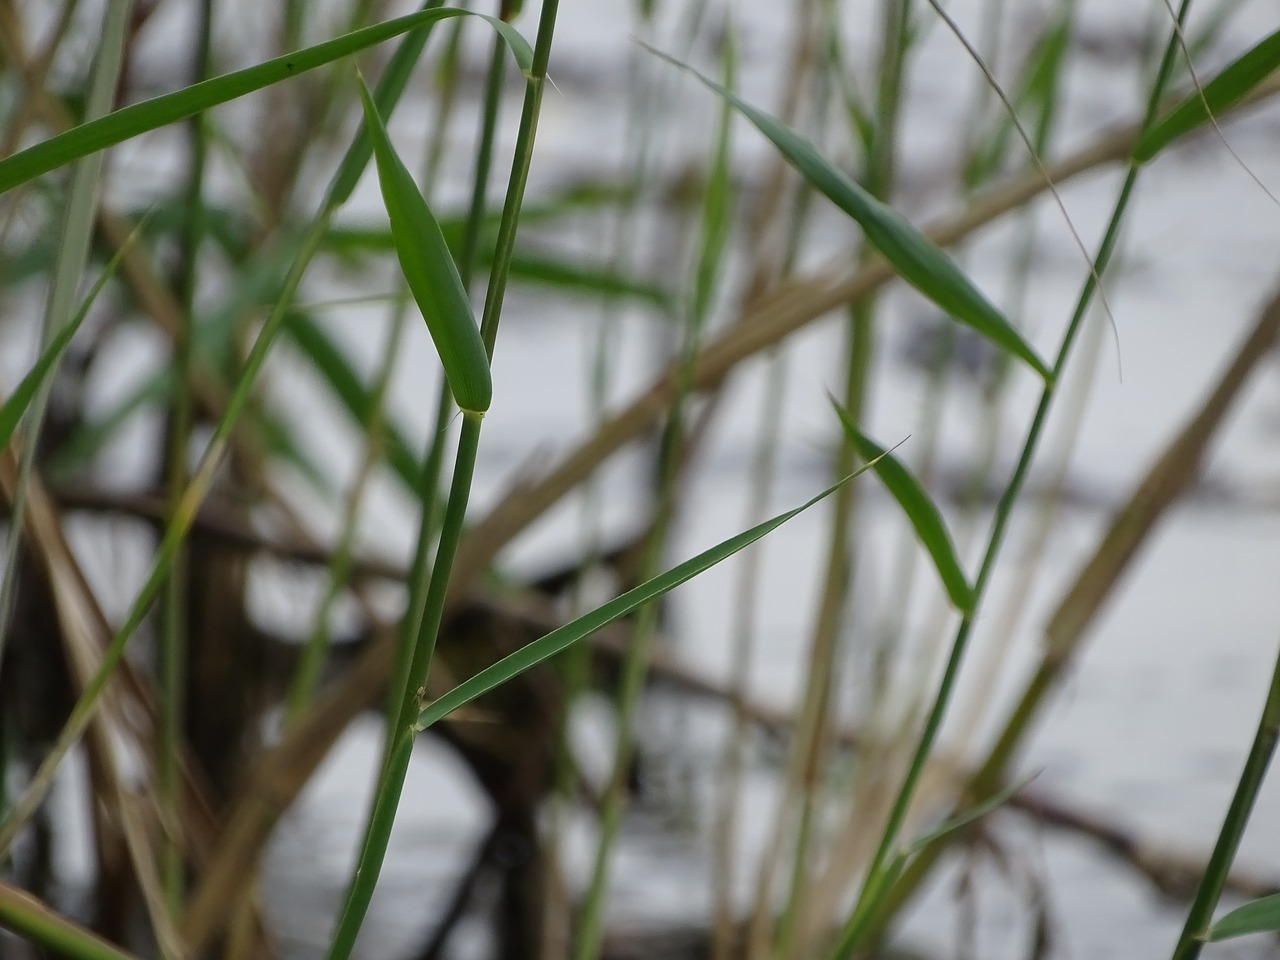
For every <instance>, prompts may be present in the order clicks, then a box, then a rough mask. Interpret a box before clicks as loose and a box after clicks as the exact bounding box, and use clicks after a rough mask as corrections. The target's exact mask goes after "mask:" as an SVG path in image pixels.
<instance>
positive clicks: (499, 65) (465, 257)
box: [384, 37, 506, 761]
mask: <svg viewBox="0 0 1280 960" xmlns="http://www.w3.org/2000/svg"><path fill="white" fill-rule="evenodd" d="M447 55H448V54H447V53H446V56H447ZM505 63H506V60H505V52H504V50H503V47H502V41H501V39H500V38H498V37H495V38H494V46H493V53H492V56H491V59H490V61H489V75H488V80H487V81H486V84H485V98H484V118H483V121H482V122H481V125H480V140H479V143H478V144H477V147H476V161H475V171H476V174H475V178H474V179H473V181H472V189H471V204H470V206H469V208H468V210H467V224H466V229H465V232H464V233H463V240H462V249H461V250H460V251H459V252H458V259H457V264H458V276H459V277H461V278H462V283H463V285H464V286H465V287H468V288H470V286H471V282H472V280H473V278H474V276H475V267H476V254H477V251H478V250H479V243H480V235H481V232H482V230H483V228H484V214H485V207H486V203H487V201H486V197H487V195H488V183H489V172H490V170H491V169H492V167H493V146H494V141H495V138H496V136H497V127H498V113H499V107H500V105H501V101H502V82H503V77H504V76H505ZM446 139H447V138H446V137H445V136H444V133H443V131H442V132H441V133H440V136H439V138H438V142H441V143H442V142H443V141H445V140H446ZM437 162H438V156H437V155H433V156H429V158H428V161H427V163H428V179H427V182H428V183H430V182H431V181H432V179H433V178H434V176H433V175H434V169H435V167H436V165H437ZM453 410H454V406H453V394H452V393H451V392H450V391H449V384H448V382H447V381H446V380H444V379H443V378H441V381H440V389H439V391H438V393H437V395H436V415H435V420H434V424H433V426H432V428H431V433H430V434H429V435H428V437H427V450H426V456H425V457H424V458H423V471H422V513H421V515H420V517H419V523H418V543H417V546H416V548H415V549H414V554H413V566H412V568H411V570H410V574H409V602H408V604H407V605H406V607H405V614H404V617H403V618H402V620H401V622H400V637H399V641H400V642H399V646H398V648H397V653H396V666H395V669H394V670H393V672H392V674H391V683H390V684H389V686H388V690H387V716H388V717H389V718H390V717H394V716H396V711H397V710H398V709H399V705H400V704H401V703H403V702H404V698H405V697H406V696H407V695H408V694H407V691H408V690H409V689H410V686H411V684H410V680H409V668H410V664H411V663H412V659H413V647H414V643H415V642H416V640H417V637H418V634H419V632H420V631H421V629H422V618H423V615H424V611H425V609H426V600H427V595H426V584H427V567H428V564H429V563H430V559H431V544H433V543H434V542H435V539H436V527H437V525H438V523H439V512H438V511H437V505H438V501H439V497H440V474H441V472H442V471H443V469H444V452H445V439H446V437H447V436H448V428H449V419H450V417H452V415H453ZM392 733H393V728H392V727H391V726H388V729H387V742H386V750H385V754H384V761H385V760H389V759H390V757H391V753H392V747H393V738H392Z"/></svg>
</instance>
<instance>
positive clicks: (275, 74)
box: [0, 7, 533, 193]
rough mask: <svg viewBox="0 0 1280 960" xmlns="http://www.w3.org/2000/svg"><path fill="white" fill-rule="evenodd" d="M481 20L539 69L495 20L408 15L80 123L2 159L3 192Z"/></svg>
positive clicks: (513, 33)
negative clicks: (403, 42)
mask: <svg viewBox="0 0 1280 960" xmlns="http://www.w3.org/2000/svg"><path fill="white" fill-rule="evenodd" d="M461 16H477V17H481V18H482V19H484V20H487V21H488V22H489V23H491V24H492V25H493V27H494V29H495V30H497V31H498V33H499V34H501V35H502V38H503V40H505V41H506V43H507V46H509V47H510V48H511V52H512V54H513V55H514V56H515V58H516V61H517V62H518V63H519V64H520V69H521V70H523V71H525V72H526V73H527V72H528V71H529V70H530V69H531V68H532V65H533V51H532V49H530V47H529V44H528V43H527V42H526V41H525V39H524V38H523V37H522V36H521V35H520V33H519V32H518V31H517V30H516V29H515V28H514V27H512V26H510V25H509V24H506V23H503V22H502V21H501V20H498V19H495V18H494V17H488V16H484V15H483V14H478V13H471V12H470V11H466V10H457V9H453V8H449V7H444V8H439V9H435V10H425V11H422V12H419V13H412V14H409V15H408V16H404V17H399V18H397V19H395V20H388V21H386V22H384V23H378V24H374V25H373V26H371V27H365V28H364V29H362V30H355V31H353V32H351V33H348V34H344V35H343V36H341V37H337V38H335V39H333V40H327V41H325V42H324V43H319V44H316V45H315V46H313V47H307V48H305V49H303V50H298V51H296V52H294V53H290V54H286V55H285V56H282V57H276V58H275V59H274V60H267V61H266V62H264V63H259V64H256V65H255V66H252V67H247V68H246V69H244V70H237V71H235V72H234V73H228V74H224V75H223V76H220V77H214V78H212V79H210V80H205V81H203V82H202V83H196V84H192V85H191V86H189V87H184V88H183V89H181V90H177V91H174V92H173V93H168V94H164V95H163V96H159V97H154V98H153V99H151V100H145V101H143V102H142V103H137V104H133V105H131V106H128V107H124V108H122V109H120V110H116V111H115V112H114V113H109V114H107V115H106V116H105V117H101V118H100V119H97V120H93V121H91V122H89V123H83V124H80V125H79V126H77V127H73V128H72V129H70V130H67V131H66V132H65V133H60V134H58V135H57V136H55V137H51V138H50V139H48V140H45V141H43V142H41V143H37V144H36V145H35V146H32V147H29V148H27V149H26V150H23V151H21V152H20V153H16V154H14V155H13V156H11V157H8V158H6V159H4V160H0V193H4V192H6V191H8V190H12V189H13V188H14V187H16V186H18V185H19V184H22V183H25V182H27V181H28V180H32V179H34V178H35V177H38V176H40V175H41V174H45V173H48V172H49V171H50V170H56V169H57V168H58V167H60V166H62V165H63V164H67V163H70V162H71V161H73V160H77V159H79V158H80V157H84V156H88V155H89V154H91V153H96V152H97V151H99V150H105V149H106V148H107V147H113V146H115V145H116V144H118V143H123V142H124V141H125V140H129V139H131V138H133V137H136V136H138V135H139V134H142V133H146V132H148V131H150V130H155V129H158V128H159V127H163V126H167V125H168V124H171V123H176V122H177V121H179V120H185V119H187V118H188V117H192V116H194V115H195V114H197V113H200V112H202V111H204V110H208V109H209V108H211V107H216V106H217V105H219V104H221V103H226V102H227V101H229V100H235V99H236V98H238V97H243V96H245V95H246V94H249V93H253V92H254V91H255V90H261V89H262V88H264V87H268V86H271V85H272V84H275V83H279V82H280V81H282V80H287V79H288V78H289V77H293V76H297V75H298V74H300V73H305V72H307V71H308V70H314V69H315V68H317V67H322V66H324V65H325V64H327V63H332V62H334V61H335V60H340V59H342V58H343V57H348V56H351V55H352V54H354V53H359V52H360V51H361V50H364V49H366V48H368V47H371V46H374V45H375V44H378V43H382V42H383V41H385V40H390V39H391V38H392V37H396V36H399V35H400V34H403V33H408V32H409V31H410V30H413V29H414V28H415V27H420V26H423V25H425V24H428V23H432V22H434V21H436V20H443V19H446V18H449V17H461Z"/></svg>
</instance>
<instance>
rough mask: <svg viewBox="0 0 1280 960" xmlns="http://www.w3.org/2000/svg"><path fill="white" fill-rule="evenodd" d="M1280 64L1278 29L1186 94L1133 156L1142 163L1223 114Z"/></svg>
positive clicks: (1142, 140)
mask: <svg viewBox="0 0 1280 960" xmlns="http://www.w3.org/2000/svg"><path fill="white" fill-rule="evenodd" d="M1276 67H1280V30H1277V31H1276V32H1275V33H1273V34H1271V35H1270V36H1268V37H1267V38H1265V39H1264V40H1262V41H1260V42H1259V43H1258V44H1257V45H1256V46H1254V47H1253V48H1252V49H1250V50H1249V51H1248V52H1247V53H1245V54H1243V55H1242V56H1241V57H1239V58H1238V59H1237V60H1234V61H1232V62H1231V63H1230V64H1229V65H1228V66H1226V67H1224V68H1223V70H1222V72H1221V73H1219V74H1218V75H1217V76H1216V77H1214V78H1213V79H1212V80H1210V81H1209V82H1208V83H1206V84H1205V85H1204V87H1203V88H1202V89H1201V90H1196V91H1195V92H1194V93H1192V94H1190V95H1189V96H1187V98H1186V99H1185V100H1183V101H1182V102H1181V103H1180V104H1178V106H1176V107H1175V108H1174V109H1173V110H1172V111H1171V112H1170V113H1169V114H1168V115H1167V116H1166V117H1165V118H1164V119H1163V120H1161V121H1159V122H1158V123H1157V124H1156V125H1155V126H1154V127H1152V128H1151V129H1150V130H1149V131H1148V132H1147V133H1146V135H1145V136H1143V137H1142V139H1141V140H1139V141H1138V145H1137V146H1136V147H1134V150H1133V159H1134V160H1135V161H1137V162H1138V163H1146V162H1147V161H1148V160H1150V159H1151V158H1152V157H1154V156H1155V155H1156V154H1157V153H1159V152H1160V151H1161V150H1163V149H1164V148H1165V147H1167V146H1168V145H1169V144H1170V143H1172V142H1173V141H1174V140H1177V139H1178V138H1179V137H1181V136H1184V135H1185V134H1188V133H1190V132H1191V131H1192V130H1194V129H1196V128H1197V127H1199V126H1202V125H1203V124H1205V123H1208V121H1209V118H1210V116H1215V115H1217V114H1221V113H1225V112H1226V111H1228V110H1230V109H1231V108H1232V107H1233V106H1235V105H1236V104H1237V103H1239V102H1240V101H1241V100H1243V99H1244V98H1245V97H1247V96H1248V95H1249V94H1250V93H1251V92H1252V91H1253V90H1254V88H1256V87H1257V86H1258V85H1259V84H1260V83H1262V81H1263V80H1265V79H1267V77H1269V76H1271V74H1272V73H1274V72H1275V69H1276Z"/></svg>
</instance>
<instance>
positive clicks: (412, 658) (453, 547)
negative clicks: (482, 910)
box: [327, 0, 559, 960]
mask: <svg viewBox="0 0 1280 960" xmlns="http://www.w3.org/2000/svg"><path fill="white" fill-rule="evenodd" d="M558 9H559V0H546V2H545V3H544V4H543V7H542V14H541V18H540V21H539V24H538V37H537V41H536V43H535V46H534V55H533V65H532V67H531V69H530V73H529V76H528V78H527V79H528V83H527V85H526V89H525V99H524V107H523V110H522V113H521V118H520V129H519V132H518V133H517V135H516V146H515V154H514V157H513V160H512V166H511V176H510V178H509V179H508V185H507V196H506V200H505V202H504V204H503V210H502V222H501V224H500V226H499V228H498V241H497V249H496V252H495V254H494V260H493V267H492V272H491V273H490V277H489V292H488V295H487V297H486V299H485V306H484V314H483V319H482V321H481V327H480V330H481V335H482V337H483V339H484V343H485V348H486V351H487V352H488V354H489V356H490V358H492V356H493V346H494V342H495V340H496V338H497V333H498V321H499V319H500V317H501V313H502V300H503V296H504V294H505V292H506V284H507V276H508V274H509V272H510V268H511V257H512V253H513V251H514V249H515V236H516V228H517V227H518V225H519V221H520V209H521V207H522V206H523V203H524V191H525V185H526V184H527V183H528V179H529V167H530V165H531V163H532V161H533V146H534V140H535V136H536V133H537V127H538V116H539V113H540V112H541V108H542V91H543V87H544V85H545V81H546V75H547V63H548V61H549V59H550V56H551V42H552V38H553V36H554V34H555V22H556V14H557V12H558ZM482 423H483V416H481V415H480V414H477V413H472V412H469V411H463V414H462V431H461V433H460V435H459V437H458V448H457V452H456V454H455V459H454V469H453V478H452V480H451V483H450V487H449V499H448V502H447V505H446V506H445V514H444V523H443V525H442V527H441V529H440V541H439V543H438V545H437V546H436V554H435V562H434V563H433V564H432V569H431V576H430V580H429V582H428V585H427V591H426V597H425V600H424V604H423V614H422V622H421V626H420V628H419V630H418V634H417V637H416V639H415V641H414V644H413V649H412V652H411V653H409V651H406V650H403V649H402V651H401V654H400V656H401V664H400V666H401V667H403V664H404V661H405V660H407V661H408V666H407V669H406V670H405V675H404V677H403V678H402V680H403V686H402V696H401V700H400V703H399V704H397V705H396V708H395V712H394V713H393V714H391V717H392V723H391V728H390V729H389V731H388V739H387V744H388V747H387V752H386V755H385V758H384V762H383V765H382V770H381V772H380V774H379V777H378V783H377V785H376V787H375V789H374V799H373V807H372V809H371V811H370V813H369V820H368V823H367V825H366V828H365V836H364V841H363V843H362V845H361V850H360V856H359V858H358V860H357V863H356V868H355V871H354V873H353V874H352V877H351V883H350V885H349V887H348V889H347V897H346V902H345V904H344V906H343V910H342V914H341V916H340V917H339V919H338V923H337V927H336V929H335V930H334V934H333V940H332V942H331V943H330V945H329V952H328V954H327V956H328V960H346V958H347V957H349V956H350V954H351V950H352V948H353V947H354V946H355V941H356V936H357V935H358V934H359V932H360V927H361V924H362V923H363V922H364V917H365V915H366V914H367V913H368V910H369V903H370V901H371V900H372V899H373V891H374V887H375V886H376V885H377V882H378V875H379V873H380V872H381V869H382V863H383V860H384V859H385V857H386V852H387V845H388V843H389V842H390V839H391V828H392V826H393V825H394V823H395V816H396V810H397V808H398V806H399V803H400V796H401V794H402V793H403V791H404V780H405V775H406V774H407V772H408V769H409V759H410V757H411V756H412V754H413V743H414V740H415V739H416V736H417V720H418V715H419V713H420V712H421V711H422V709H423V707H424V706H425V700H426V685H427V680H428V675H429V673H430V670H431V658H432V656H433V654H434V653H435V646H436V639H437V637H438V636H439V633H440V624H441V622H442V620H443V619H444V608H445V602H446V600H447V599H448V591H449V579H450V575H451V573H452V570H453V561H454V557H455V556H456V555H457V550H458V543H459V542H460V541H461V539H462V525H463V520H464V519H465V517H466V511H467V502H468V500H469V498H470V495H471V481H472V477H473V475H474V472H475V463H476V453H477V451H478V450H479V446H480V427H481V424H482ZM424 493H425V492H424ZM426 500H427V497H426V496H425V495H424V502H425V501H426ZM426 552H427V548H426V546H425V544H423V543H421V542H420V543H419V544H418V548H417V555H416V556H415V565H416V563H417V561H418V558H419V557H420V558H421V559H422V566H423V567H425V565H426ZM406 654H408V655H407V656H406Z"/></svg>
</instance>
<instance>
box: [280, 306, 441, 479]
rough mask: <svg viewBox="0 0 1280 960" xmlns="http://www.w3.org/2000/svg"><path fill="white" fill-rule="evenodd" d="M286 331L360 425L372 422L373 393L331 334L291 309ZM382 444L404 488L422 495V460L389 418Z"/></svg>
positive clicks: (384, 429) (388, 460) (390, 464)
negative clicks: (370, 420) (370, 419)
mask: <svg viewBox="0 0 1280 960" xmlns="http://www.w3.org/2000/svg"><path fill="white" fill-rule="evenodd" d="M285 334H286V335H287V336H288V337H289V338H290V339H292V340H293V342H294V344H295V345H296V346H297V347H298V349H299V350H301V351H302V352H303V353H304V354H306V356H307V357H308V358H309V359H310V360H311V362H312V363H313V364H314V365H315V368H316V371H317V372H318V373H319V374H320V375H321V376H322V377H324V379H325V381H326V382H327V383H328V385H329V389H330V390H332V391H333V394H334V397H335V398H336V399H337V400H338V402H339V403H341V404H342V406H343V407H344V408H345V409H346V411H347V413H348V414H350V416H351V419H352V420H353V421H354V422H355V424H356V426H357V427H359V426H360V425H362V424H365V423H368V422H369V415H370V413H371V411H372V408H373V393H372V391H371V390H370V389H369V388H368V386H366V385H365V383H364V382H363V381H362V380H361V379H360V376H359V374H357V373H356V371H355V368H354V367H352V366H351V363H350V361H349V360H348V359H347V357H346V355H345V354H344V353H343V352H342V350H341V349H340V348H339V347H338V346H337V344H335V343H334V342H333V340H332V339H331V338H330V337H329V335H328V334H327V333H326V332H325V331H324V329H323V328H321V327H320V325H319V324H317V323H316V322H315V321H314V320H312V319H311V318H310V317H308V316H307V315H306V314H303V313H299V312H297V311H293V312H290V314H289V316H288V318H287V320H286V322H285ZM382 442H383V446H384V448H385V455H386V458H387V464H388V465H389V466H390V467H391V469H392V471H393V472H394V473H395V475H396V476H397V477H399V478H400V481H401V482H402V483H403V484H404V487H405V490H406V491H407V492H408V493H409V494H411V495H412V496H414V497H420V496H422V464H421V463H420V462H419V460H418V458H417V456H416V455H415V454H414V453H413V450H412V448H411V447H410V445H409V443H408V441H407V440H406V439H405V435H404V432H403V431H402V430H401V429H400V428H399V427H398V426H397V425H396V424H395V423H393V422H392V421H391V420H390V419H389V418H388V419H387V420H386V422H385V423H384V426H383V441H382Z"/></svg>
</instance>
